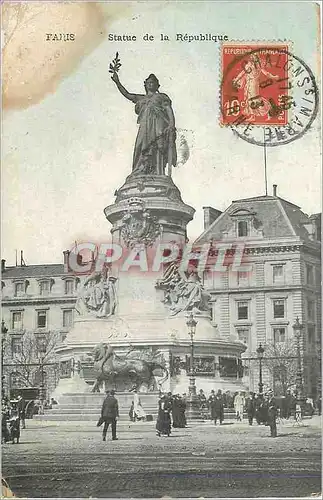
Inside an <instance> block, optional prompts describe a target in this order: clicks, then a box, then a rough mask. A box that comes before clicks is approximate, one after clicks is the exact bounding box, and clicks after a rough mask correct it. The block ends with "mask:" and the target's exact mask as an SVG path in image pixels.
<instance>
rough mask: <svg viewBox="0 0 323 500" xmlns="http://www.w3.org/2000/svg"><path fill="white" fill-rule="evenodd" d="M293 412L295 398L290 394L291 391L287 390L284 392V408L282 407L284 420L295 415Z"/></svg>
mask: <svg viewBox="0 0 323 500" xmlns="http://www.w3.org/2000/svg"><path fill="white" fill-rule="evenodd" d="M295 410H296V398H295V396H294V395H293V394H292V393H291V391H290V390H288V391H287V392H286V396H285V399H284V406H283V416H284V418H286V419H289V418H290V416H291V415H295Z"/></svg>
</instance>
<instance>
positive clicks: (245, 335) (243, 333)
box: [237, 328, 249, 345]
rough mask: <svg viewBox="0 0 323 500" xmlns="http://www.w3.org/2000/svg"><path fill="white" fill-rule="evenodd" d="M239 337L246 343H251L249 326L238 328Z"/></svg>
mask: <svg viewBox="0 0 323 500" xmlns="http://www.w3.org/2000/svg"><path fill="white" fill-rule="evenodd" d="M237 334H238V339H239V340H240V342H243V343H244V344H246V345H248V344H249V328H238V329H237Z"/></svg>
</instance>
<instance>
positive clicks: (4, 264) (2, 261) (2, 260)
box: [1, 259, 6, 273]
mask: <svg viewBox="0 0 323 500" xmlns="http://www.w3.org/2000/svg"><path fill="white" fill-rule="evenodd" d="M5 269H6V259H1V272H2V273H3V271H4V270H5Z"/></svg>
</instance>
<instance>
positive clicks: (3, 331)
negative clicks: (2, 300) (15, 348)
mask: <svg viewBox="0 0 323 500" xmlns="http://www.w3.org/2000/svg"><path fill="white" fill-rule="evenodd" d="M7 333H8V328H7V327H6V325H5V322H4V320H2V321H1V395H2V397H3V396H4V379H5V376H4V375H3V362H4V353H5V349H6V340H7Z"/></svg>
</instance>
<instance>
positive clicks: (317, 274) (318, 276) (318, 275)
mask: <svg viewBox="0 0 323 500" xmlns="http://www.w3.org/2000/svg"><path fill="white" fill-rule="evenodd" d="M315 284H316V286H318V287H319V286H321V270H320V269H319V268H317V267H316V268H315Z"/></svg>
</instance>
